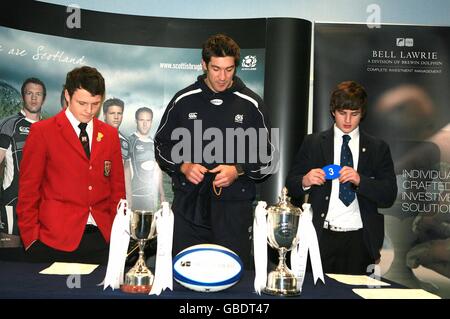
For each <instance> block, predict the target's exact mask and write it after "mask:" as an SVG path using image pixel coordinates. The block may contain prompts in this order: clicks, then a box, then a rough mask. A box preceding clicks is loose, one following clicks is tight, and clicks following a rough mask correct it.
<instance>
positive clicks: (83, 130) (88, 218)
mask: <svg viewBox="0 0 450 319" xmlns="http://www.w3.org/2000/svg"><path fill="white" fill-rule="evenodd" d="M104 96H105V82H104V79H103V77H102V75H101V74H100V73H99V72H98V71H97V70H96V69H95V68H91V67H88V66H84V67H80V68H76V69H74V70H72V71H70V72H69V73H68V74H67V77H66V83H65V98H66V100H67V101H68V107H67V109H65V110H62V111H61V112H60V113H59V114H57V115H55V116H53V117H51V118H49V119H47V120H43V121H40V122H38V123H35V124H33V125H32V127H31V131H30V134H29V136H28V139H27V143H26V145H25V148H24V152H23V159H22V163H21V166H20V177H19V199H18V205H17V215H18V225H19V230H20V236H21V238H22V241H23V244H24V247H25V250H26V252H27V255H28V257H29V260H30V261H37V262H45V261H70V262H91V263H106V261H107V257H108V242H109V237H110V233H111V227H112V223H113V220H114V217H115V214H116V206H117V203H118V202H119V200H120V199H121V198H125V182H124V174H123V165H122V155H121V150H120V142H119V135H118V133H117V129H115V128H113V127H111V126H109V125H107V124H105V123H103V122H101V121H99V120H98V119H97V118H96V115H97V114H98V111H99V109H100V107H101V105H102V102H103V99H104Z"/></svg>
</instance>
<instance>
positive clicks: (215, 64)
mask: <svg viewBox="0 0 450 319" xmlns="http://www.w3.org/2000/svg"><path fill="white" fill-rule="evenodd" d="M202 67H203V70H204V71H206V80H205V81H206V84H207V85H208V86H209V88H210V89H211V90H213V91H214V92H223V91H225V90H226V89H228V88H229V87H230V86H231V85H232V84H233V76H234V73H235V71H236V66H235V65H234V57H231V56H226V57H211V60H210V61H209V63H208V65H206V63H205V61H203V60H202Z"/></svg>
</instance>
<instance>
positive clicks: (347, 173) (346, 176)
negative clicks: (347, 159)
mask: <svg viewBox="0 0 450 319" xmlns="http://www.w3.org/2000/svg"><path fill="white" fill-rule="evenodd" d="M339 175H340V176H339V183H346V182H350V183H352V184H353V185H355V186H359V183H360V182H361V178H360V177H359V174H358V172H357V171H355V169H354V168H353V167H349V166H344V167H343V168H342V169H341V170H340V171H339Z"/></svg>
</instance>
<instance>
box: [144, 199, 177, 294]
mask: <svg viewBox="0 0 450 319" xmlns="http://www.w3.org/2000/svg"><path fill="white" fill-rule="evenodd" d="M161 206H162V208H161V209H160V210H158V211H157V212H156V213H155V221H156V233H157V234H158V235H157V236H158V242H157V248H156V264H155V280H154V282H153V286H152V290H151V291H150V293H149V294H150V295H155V294H156V295H159V294H160V293H161V292H162V291H163V290H165V289H166V288H169V289H170V290H173V269H172V237H173V222H174V216H173V212H172V210H171V209H170V206H169V203H168V202H162V203H161Z"/></svg>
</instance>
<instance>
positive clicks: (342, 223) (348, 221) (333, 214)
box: [325, 124, 363, 230]
mask: <svg viewBox="0 0 450 319" xmlns="http://www.w3.org/2000/svg"><path fill="white" fill-rule="evenodd" d="M343 135H345V133H344V132H342V131H341V130H340V129H339V128H338V127H337V126H336V124H335V125H334V163H335V164H337V165H340V162H341V147H342V136H343ZM347 135H349V136H350V141H349V143H348V145H349V147H350V150H351V152H352V157H353V168H354V169H355V170H356V169H357V167H358V159H359V127H357V128H356V129H354V130H353V131H352V132H350V133H348V134H347ZM339 184H340V183H339V179H338V178H336V179H334V180H333V181H332V184H331V195H330V205H329V207H328V213H327V216H326V218H325V220H326V221H327V222H328V223H329V225H332V226H334V227H339V228H345V229H349V230H357V229H360V228H362V227H363V224H362V220H361V213H360V211H359V204H358V197H355V200H354V201H353V202H352V203H351V204H350V205H349V206H348V207H347V206H345V205H344V203H342V201H341V200H340V199H339Z"/></svg>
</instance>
